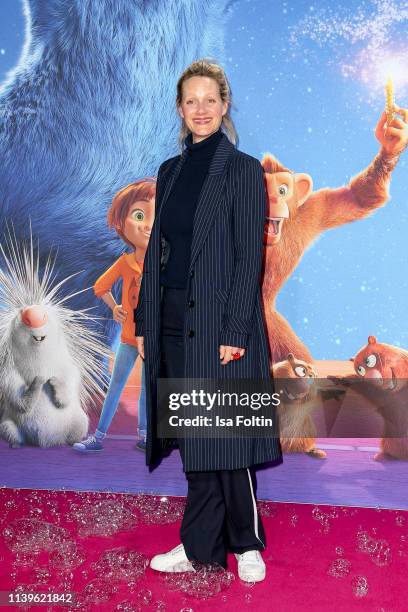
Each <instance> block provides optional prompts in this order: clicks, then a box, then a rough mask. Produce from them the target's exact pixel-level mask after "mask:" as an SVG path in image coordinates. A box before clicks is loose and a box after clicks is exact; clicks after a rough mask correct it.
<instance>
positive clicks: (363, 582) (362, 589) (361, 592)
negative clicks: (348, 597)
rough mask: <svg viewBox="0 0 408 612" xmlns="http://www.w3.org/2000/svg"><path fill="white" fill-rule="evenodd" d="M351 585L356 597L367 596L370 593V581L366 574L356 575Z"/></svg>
mask: <svg viewBox="0 0 408 612" xmlns="http://www.w3.org/2000/svg"><path fill="white" fill-rule="evenodd" d="M351 586H352V589H353V593H354V595H355V596H356V597H365V596H366V595H367V593H368V582H367V578H365V576H354V578H353V580H352V581H351Z"/></svg>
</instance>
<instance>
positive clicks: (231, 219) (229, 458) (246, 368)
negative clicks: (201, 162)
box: [134, 133, 282, 471]
mask: <svg viewBox="0 0 408 612" xmlns="http://www.w3.org/2000/svg"><path fill="white" fill-rule="evenodd" d="M186 154H187V150H184V151H183V153H182V154H181V155H178V156H176V157H172V158H171V159H168V160H166V161H165V162H163V163H162V164H161V166H160V168H159V172H158V176H157V187H156V212H155V215H156V216H155V221H154V224H153V227H152V233H151V236H150V240H149V244H148V248H147V251H146V255H145V260H144V269H143V277H142V283H141V287H140V295H139V302H138V305H137V308H136V309H135V312H134V318H135V322H136V331H137V335H138V336H139V335H140V336H144V346H145V375H146V400H147V422H148V428H147V431H148V433H147V450H146V463H147V464H148V465H149V466H150V467H151V469H153V467H154V466H155V465H156V464H157V461H158V460H159V459H160V457H161V455H162V451H163V448H165V446H166V442H164V441H163V440H162V439H159V438H158V437H157V436H156V402H157V378H158V377H159V372H160V299H161V291H160V282H159V276H160V269H161V267H162V266H164V265H165V262H166V260H167V258H168V255H169V249H170V245H169V243H168V242H167V241H166V240H165V239H164V236H163V235H161V232H160V213H161V211H162V209H163V206H164V204H165V202H166V200H167V198H168V196H169V194H170V191H171V188H172V185H173V184H174V182H175V180H176V179H177V177H178V175H179V173H180V169H181V166H182V164H183V162H184V160H185V157H186ZM266 205H267V200H266V191H265V186H264V180H263V168H262V166H261V163H260V162H259V161H258V160H257V159H256V158H254V157H252V156H250V155H248V154H246V153H243V152H242V151H239V150H238V149H236V147H235V146H234V145H233V144H232V143H231V142H230V141H229V140H228V138H227V136H226V135H225V134H224V133H223V135H222V138H221V140H220V142H219V143H218V146H217V148H216V150H215V153H214V156H213V158H212V160H211V164H210V167H209V171H208V175H207V176H206V179H205V181H204V184H203V188H202V190H201V192H200V196H199V199H198V202H197V208H196V212H195V217H194V227H193V237H192V245H191V259H190V266H189V276H188V287H187V299H186V310H185V320H184V334H183V337H184V340H183V341H184V354H185V366H184V376H185V377H186V378H220V379H225V378H270V377H271V374H270V364H269V347H268V342H267V337H266V329H265V326H264V322H263V317H262V306H261V289H260V275H261V269H262V255H263V232H264V223H265V214H266ZM221 344H224V345H230V346H237V347H241V348H245V349H246V351H245V354H244V356H243V357H241V359H239V360H235V361H231V362H230V363H228V364H227V365H221V363H220V358H219V346H220V345H221ZM180 442H182V444H181V443H180V453H181V457H182V460H183V468H184V470H185V471H190V470H191V471H197V470H199V471H200V470H226V469H238V468H245V467H249V466H251V465H254V464H257V463H263V462H266V461H276V462H277V463H280V462H281V461H282V453H281V447H280V442H279V439H278V438H262V439H261V438H258V439H255V438H239V439H233V438H229V439H204V438H202V439H186V440H183V441H180Z"/></svg>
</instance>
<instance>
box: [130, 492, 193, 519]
mask: <svg viewBox="0 0 408 612" xmlns="http://www.w3.org/2000/svg"><path fill="white" fill-rule="evenodd" d="M185 506H186V503H185V501H184V500H183V499H170V498H169V497H166V496H163V495H162V496H159V495H143V494H142V495H137V496H136V498H135V509H136V511H137V512H138V514H139V516H140V519H141V521H142V522H143V523H145V524H147V525H168V524H170V523H175V522H176V521H178V520H180V519H181V518H182V517H183V514H184V510H185Z"/></svg>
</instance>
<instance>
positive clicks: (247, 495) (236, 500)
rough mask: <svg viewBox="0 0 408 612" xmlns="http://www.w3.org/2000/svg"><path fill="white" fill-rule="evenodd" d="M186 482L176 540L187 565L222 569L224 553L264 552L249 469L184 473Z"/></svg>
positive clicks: (263, 533)
mask: <svg viewBox="0 0 408 612" xmlns="http://www.w3.org/2000/svg"><path fill="white" fill-rule="evenodd" d="M186 478H187V482H188V495H187V505H186V509H185V512H184V516H183V521H182V524H181V529H180V536H181V541H182V543H183V544H184V550H185V551H186V555H187V557H188V558H189V559H190V561H199V562H201V563H219V564H220V565H222V566H223V567H226V566H227V563H226V561H227V552H234V553H239V554H242V553H244V552H246V551H248V550H263V549H264V548H265V545H266V541H265V532H264V529H263V525H262V521H261V518H260V516H259V514H258V511H257V508H256V501H255V494H254V482H253V475H252V473H251V469H250V468H243V469H240V470H219V471H216V472H186Z"/></svg>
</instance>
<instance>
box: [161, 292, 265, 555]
mask: <svg viewBox="0 0 408 612" xmlns="http://www.w3.org/2000/svg"><path fill="white" fill-rule="evenodd" d="M185 298H186V293H185V290H184V289H173V288H169V287H163V291H162V301H161V309H162V310H161V320H162V329H161V364H162V365H161V368H162V370H161V376H162V377H163V378H165V377H167V378H182V377H183V369H184V367H183V365H184V349H183V317H184V311H185V301H186V300H185ZM225 367H228V365H226V366H225ZM186 478H187V483H188V494H187V505H186V509H185V512H184V516H183V521H182V524H181V529H180V537H181V541H182V543H183V544H184V549H185V551H186V555H187V557H188V559H190V560H191V561H198V562H201V563H219V564H220V565H222V567H226V566H227V552H228V551H229V552H235V553H243V552H246V551H248V550H263V549H264V548H265V546H266V540H265V532H264V529H263V525H262V521H261V518H260V516H259V514H258V511H257V508H256V497H255V495H256V478H255V474H254V472H253V471H252V470H251V468H243V469H240V470H218V471H210V472H186Z"/></svg>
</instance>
